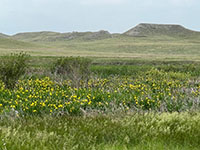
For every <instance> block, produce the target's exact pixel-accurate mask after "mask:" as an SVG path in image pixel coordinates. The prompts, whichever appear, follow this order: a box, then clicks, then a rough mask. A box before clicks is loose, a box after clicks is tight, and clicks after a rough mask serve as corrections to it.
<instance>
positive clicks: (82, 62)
mask: <svg viewBox="0 0 200 150" xmlns="http://www.w3.org/2000/svg"><path fill="white" fill-rule="evenodd" d="M90 65H91V60H90V59H88V58H83V57H63V58H60V59H58V60H57V61H56V62H55V63H54V64H53V66H52V68H51V70H52V72H55V73H57V74H62V75H64V76H66V77H68V78H69V79H70V80H72V82H73V83H74V86H75V87H79V86H80V85H79V84H80V81H81V80H88V79H89V77H90V73H91V72H90Z"/></svg>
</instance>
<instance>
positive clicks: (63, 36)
mask: <svg viewBox="0 0 200 150" xmlns="http://www.w3.org/2000/svg"><path fill="white" fill-rule="evenodd" d="M111 37H112V35H111V34H110V33H109V32H108V31H103V30H101V31H98V32H71V33H59V32H48V31H43V32H26V33H18V34H16V35H14V36H12V38H13V39H16V40H21V41H28V42H53V41H69V40H100V39H106V38H111Z"/></svg>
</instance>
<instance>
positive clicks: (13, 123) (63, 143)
mask: <svg viewBox="0 0 200 150" xmlns="http://www.w3.org/2000/svg"><path fill="white" fill-rule="evenodd" d="M199 127H200V113H171V114H170V113H162V114H154V113H143V114H131V115H130V114H129V115H128V114H126V115H124V114H120V115H104V116H103V115H90V116H60V117H58V116H57V117H56V116H42V117H41V116H40V117H39V116H29V117H26V118H14V117H11V116H9V117H5V116H4V117H3V116H2V117H1V121H0V149H3V150H27V149H42V150H47V149H48V150H51V149H52V150H55V149H59V150H61V149H69V150H72V149H74V150H75V149H77V150H84V149H87V150H89V149H100V150H101V149H102V150H104V149H107V150H116V149H120V150H121V149H133V150H134V149H135V150H143V149H144V150H154V149H155V150H156V149H159V150H162V149H163V150H168V149H169V150H171V149H172V150H190V149H191V150H194V149H200V141H199V139H200V130H199Z"/></svg>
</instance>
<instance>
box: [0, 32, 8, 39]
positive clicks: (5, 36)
mask: <svg viewBox="0 0 200 150" xmlns="http://www.w3.org/2000/svg"><path fill="white" fill-rule="evenodd" d="M0 38H9V36H8V35H6V34H3V33H0Z"/></svg>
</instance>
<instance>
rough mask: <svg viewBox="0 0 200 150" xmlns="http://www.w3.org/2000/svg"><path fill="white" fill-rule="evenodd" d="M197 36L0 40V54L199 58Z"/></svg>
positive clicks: (178, 59) (199, 46) (187, 59)
mask: <svg viewBox="0 0 200 150" xmlns="http://www.w3.org/2000/svg"><path fill="white" fill-rule="evenodd" d="M199 39H200V38H199V37H193V38H184V37H182V38H180V37H179V38H178V37H176V38H174V37H169V36H152V37H128V36H123V35H121V36H117V37H113V38H108V39H102V40H71V41H54V42H43V41H40V42H32V43H28V42H21V41H20V42H19V41H15V40H11V41H10V39H7V40H6V41H5V39H4V40H2V39H0V55H6V54H8V53H10V52H19V51H25V52H27V53H29V54H30V55H32V56H84V57H94V58H95V57H101V58H118V59H129V60H151V61H152V60H154V61H155V60H159V61H160V60H162V61H183V60H184V61H190V60H192V61H199V60H200V40H199Z"/></svg>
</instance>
